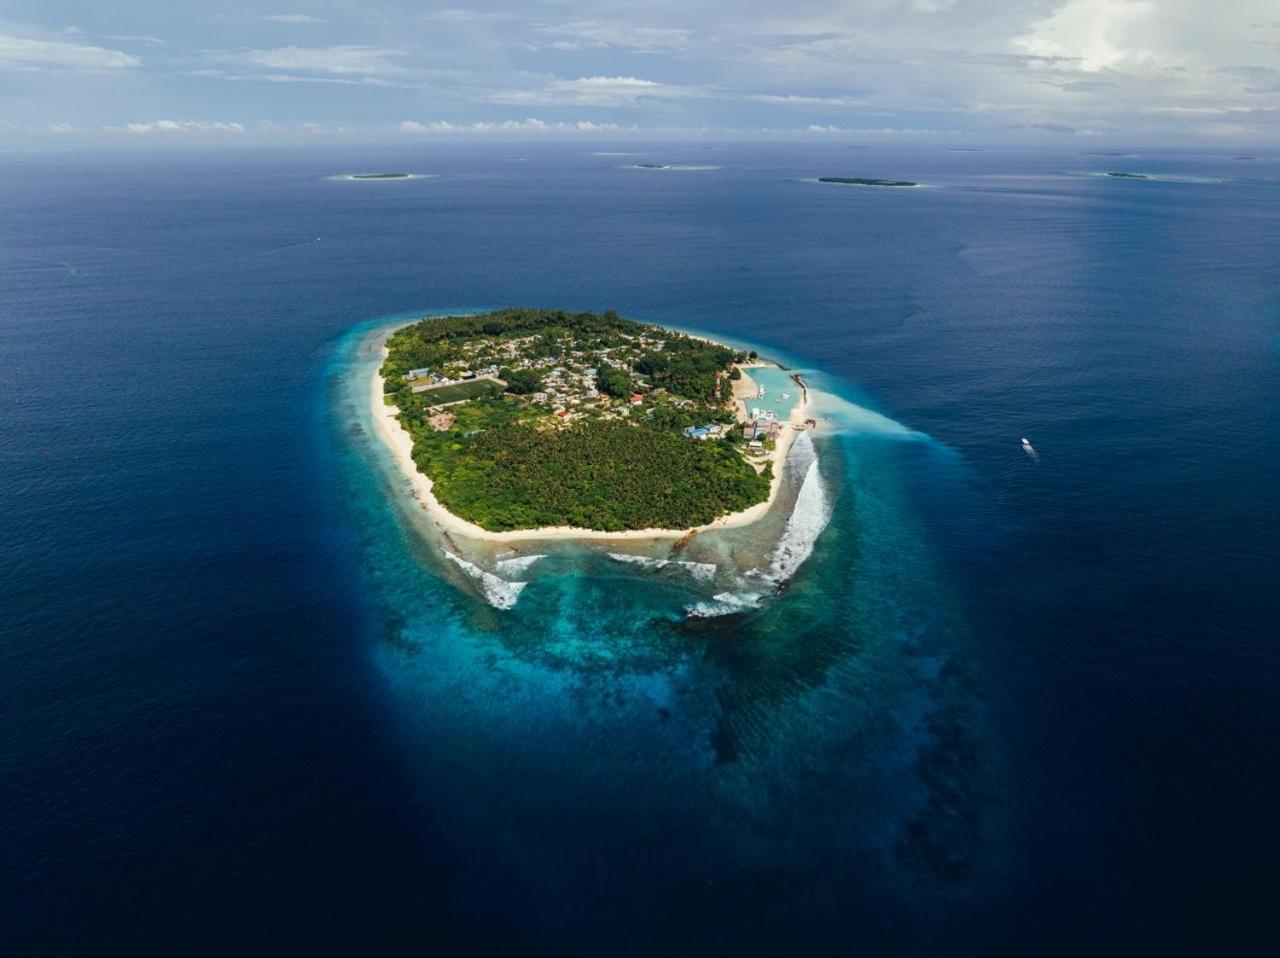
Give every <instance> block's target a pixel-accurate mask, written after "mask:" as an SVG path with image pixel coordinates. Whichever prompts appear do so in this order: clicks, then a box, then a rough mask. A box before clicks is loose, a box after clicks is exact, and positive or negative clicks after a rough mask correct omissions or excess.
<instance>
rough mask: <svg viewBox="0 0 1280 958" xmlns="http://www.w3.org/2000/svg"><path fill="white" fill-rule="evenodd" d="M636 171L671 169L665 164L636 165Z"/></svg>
mask: <svg viewBox="0 0 1280 958" xmlns="http://www.w3.org/2000/svg"><path fill="white" fill-rule="evenodd" d="M636 169H637V170H669V169H671V167H669V166H667V165H666V164H665V163H637V164H636Z"/></svg>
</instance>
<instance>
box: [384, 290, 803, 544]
mask: <svg viewBox="0 0 1280 958" xmlns="http://www.w3.org/2000/svg"><path fill="white" fill-rule="evenodd" d="M384 348H385V358H384V360H383V363H382V366H381V369H380V371H379V374H378V377H377V378H376V382H375V389H376V392H375V395H376V396H377V401H378V402H379V403H380V404H385V406H386V407H390V408H388V409H387V410H386V413H385V414H384V413H383V412H382V411H380V410H377V409H375V416H376V417H377V420H378V425H379V431H380V432H382V433H383V438H384V439H386V440H387V441H388V443H389V444H391V445H392V448H393V451H395V452H397V456H398V458H399V459H400V460H401V465H402V468H405V469H406V471H407V472H408V471H410V470H412V474H410V476H409V478H410V479H411V480H412V481H413V482H414V484H415V487H417V488H418V489H419V499H421V500H423V502H424V505H426V506H427V507H428V509H431V510H432V511H433V514H435V515H436V517H437V519H439V520H441V522H442V524H443V525H446V526H451V527H452V528H453V530H454V531H459V532H462V533H464V534H467V535H472V536H475V537H481V538H483V537H488V538H512V537H516V536H521V537H525V538H537V537H542V536H544V535H545V536H546V537H550V535H551V534H557V535H562V536H572V535H574V534H577V533H583V534H606V533H608V534H620V535H626V534H628V533H630V534H632V535H640V534H651V533H657V534H663V533H675V534H677V535H679V534H683V533H685V532H688V531H692V530H694V529H695V528H697V527H702V526H706V525H709V524H712V523H717V524H723V523H726V522H731V521H732V520H736V521H744V522H745V521H752V520H754V518H756V517H758V515H760V514H761V510H763V509H765V508H767V505H768V503H769V502H770V501H771V499H772V496H773V494H774V490H775V487H776V482H775V478H776V476H777V475H778V474H779V473H780V471H781V470H780V466H781V462H782V459H783V457H784V456H785V454H786V450H787V448H788V446H789V445H790V443H791V441H792V439H793V438H794V436H795V435H797V434H798V432H799V431H801V430H803V429H804V428H805V425H806V424H805V421H804V419H803V416H804V408H805V404H804V401H803V400H802V399H801V398H800V397H801V396H804V397H807V392H808V391H807V387H806V386H805V384H804V383H803V382H802V381H801V380H800V379H799V378H798V377H794V376H793V377H792V379H794V380H795V384H796V389H795V392H794V395H795V397H796V399H795V401H794V405H793V406H791V407H790V408H789V410H784V413H786V415H784V416H779V415H778V414H777V413H775V412H770V411H766V410H763V409H758V408H751V409H749V408H748V406H749V404H750V401H751V400H752V399H756V400H757V402H759V403H760V404H761V405H764V404H765V403H764V400H763V399H762V398H760V397H763V396H764V394H765V390H764V389H763V388H762V387H758V386H757V385H756V384H755V383H754V382H753V381H752V380H751V379H750V371H751V370H752V368H754V367H756V366H763V365H766V364H764V363H762V362H761V361H760V360H759V358H758V357H757V356H756V355H755V354H754V353H751V352H744V351H741V350H735V349H733V348H731V347H729V346H725V345H722V344H719V343H714V342H710V341H708V340H704V339H699V338H696V337H693V336H688V335H686V334H683V333H679V332H675V331H672V330H668V329H665V328H663V327H660V326H654V325H650V324H645V323H638V322H635V321H633V320H628V319H624V318H622V317H621V316H619V315H618V314H617V313H615V312H613V311H612V310H608V311H605V312H603V313H599V314H596V313H568V312H564V311H561V310H548V309H515V308H511V309H502V310H498V311H496V312H492V313H485V314H479V315H468V316H449V317H442V318H429V319H423V320H420V321H418V322H415V323H412V324H410V325H407V326H403V327H401V328H399V329H397V330H395V331H394V332H392V333H391V334H390V335H388V336H387V337H386V342H385V347H384ZM784 395H791V394H790V393H787V394H784ZM397 424H398V428H396V427H397ZM810 424H811V421H810ZM638 530H643V532H641V531H638Z"/></svg>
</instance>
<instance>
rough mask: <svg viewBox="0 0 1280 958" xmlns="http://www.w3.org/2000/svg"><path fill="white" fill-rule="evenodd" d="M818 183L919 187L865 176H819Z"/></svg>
mask: <svg viewBox="0 0 1280 958" xmlns="http://www.w3.org/2000/svg"><path fill="white" fill-rule="evenodd" d="M818 182H819V183H844V184H846V185H848V186H919V185H920V184H919V183H913V182H911V181H910V180H877V179H874V178H872V177H866V176H820V177H818Z"/></svg>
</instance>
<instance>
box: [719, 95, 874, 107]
mask: <svg viewBox="0 0 1280 958" xmlns="http://www.w3.org/2000/svg"><path fill="white" fill-rule="evenodd" d="M743 99H744V100H747V101H748V102H751V103H775V104H779V105H782V106H866V105H867V102H866V100H862V99H857V98H854V97H847V96H797V95H796V94H787V95H785V96H783V95H778V94H776V93H751V94H748V95H747V96H744V97H743Z"/></svg>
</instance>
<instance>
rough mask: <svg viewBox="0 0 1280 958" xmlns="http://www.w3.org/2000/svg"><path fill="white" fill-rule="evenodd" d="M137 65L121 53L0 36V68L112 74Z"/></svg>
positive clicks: (60, 41)
mask: <svg viewBox="0 0 1280 958" xmlns="http://www.w3.org/2000/svg"><path fill="white" fill-rule="evenodd" d="M140 62H141V61H140V60H138V58H137V57H133V56H130V55H129V54H127V53H124V52H123V51H121V50H108V49H106V48H105V47H95V46H88V45H85V44H80V43H68V42H66V41H62V40H33V39H29V38H26V37H13V36H5V35H3V34H0V68H4V67H8V68H11V69H27V70H86V71H113V70H127V69H129V68H130V67H136V66H138V65H139V64H140Z"/></svg>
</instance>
